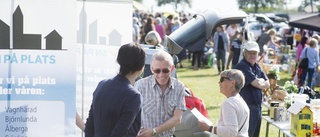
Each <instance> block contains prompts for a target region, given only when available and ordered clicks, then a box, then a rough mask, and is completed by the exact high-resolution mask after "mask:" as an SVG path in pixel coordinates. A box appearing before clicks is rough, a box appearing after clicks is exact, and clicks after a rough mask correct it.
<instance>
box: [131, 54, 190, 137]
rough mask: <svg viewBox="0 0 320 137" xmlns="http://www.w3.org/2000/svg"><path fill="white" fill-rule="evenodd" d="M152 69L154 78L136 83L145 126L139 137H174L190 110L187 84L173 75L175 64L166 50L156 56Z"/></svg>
mask: <svg viewBox="0 0 320 137" xmlns="http://www.w3.org/2000/svg"><path fill="white" fill-rule="evenodd" d="M150 70H151V71H152V73H153V75H151V76H148V77H145V78H143V79H140V80H138V81H137V82H136V83H135V88H137V89H138V91H140V93H141V95H142V114H141V120H142V123H141V126H142V127H141V130H140V134H139V135H138V137H151V136H157V137H172V136H174V135H173V134H174V131H175V126H177V125H179V124H180V123H181V119H182V114H183V111H185V110H186V105H185V97H184V96H185V93H184V85H183V84H182V83H181V82H180V81H178V80H177V79H176V78H174V77H172V76H170V73H171V72H172V71H173V70H174V63H173V59H172V57H171V55H170V54H169V53H167V52H166V51H164V50H159V51H157V52H156V53H155V54H153V56H152V58H151V65H150Z"/></svg>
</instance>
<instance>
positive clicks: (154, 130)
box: [152, 128, 157, 136]
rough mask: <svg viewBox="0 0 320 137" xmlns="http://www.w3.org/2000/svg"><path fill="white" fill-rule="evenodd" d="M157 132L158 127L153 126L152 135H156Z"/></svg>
mask: <svg viewBox="0 0 320 137" xmlns="http://www.w3.org/2000/svg"><path fill="white" fill-rule="evenodd" d="M156 134H157V131H156V128H153V129H152V136H154V135H156Z"/></svg>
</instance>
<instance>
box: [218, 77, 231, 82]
mask: <svg viewBox="0 0 320 137" xmlns="http://www.w3.org/2000/svg"><path fill="white" fill-rule="evenodd" d="M225 79H227V80H230V78H228V77H220V83H222V82H223V81H224V80H225Z"/></svg>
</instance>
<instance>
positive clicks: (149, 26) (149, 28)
mask: <svg viewBox="0 0 320 137" xmlns="http://www.w3.org/2000/svg"><path fill="white" fill-rule="evenodd" d="M153 30H156V28H155V25H154V21H153V17H149V18H148V19H147V23H146V24H145V25H144V26H143V34H142V36H141V38H140V43H143V44H146V43H145V37H146V35H147V34H148V33H149V32H150V31H153Z"/></svg>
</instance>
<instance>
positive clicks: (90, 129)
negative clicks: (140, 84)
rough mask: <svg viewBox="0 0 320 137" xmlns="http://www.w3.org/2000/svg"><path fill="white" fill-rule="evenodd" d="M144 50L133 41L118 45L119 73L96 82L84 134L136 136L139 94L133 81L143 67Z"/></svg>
mask: <svg viewBox="0 0 320 137" xmlns="http://www.w3.org/2000/svg"><path fill="white" fill-rule="evenodd" d="M145 58H146V54H145V51H144V50H143V49H142V48H141V47H140V46H139V45H135V44H133V43H132V44H125V45H123V46H121V47H120V49H119V51H118V56H117V62H118V63H119V65H120V71H119V73H118V75H116V76H115V77H113V78H112V79H105V80H102V81H100V82H99V84H98V86H97V88H96V90H95V91H94V93H93V100H92V104H91V108H90V110H89V117H88V118H87V122H86V126H85V137H135V136H137V135H138V133H139V131H140V127H141V94H140V92H139V91H138V90H137V89H135V88H134V86H133V85H134V82H135V80H136V79H137V78H138V77H139V76H140V74H141V73H142V72H143V70H144V63H145Z"/></svg>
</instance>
